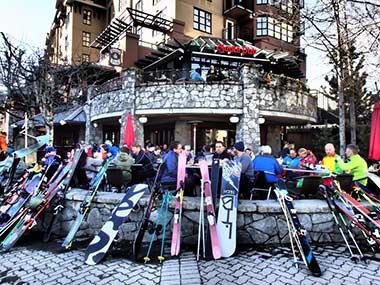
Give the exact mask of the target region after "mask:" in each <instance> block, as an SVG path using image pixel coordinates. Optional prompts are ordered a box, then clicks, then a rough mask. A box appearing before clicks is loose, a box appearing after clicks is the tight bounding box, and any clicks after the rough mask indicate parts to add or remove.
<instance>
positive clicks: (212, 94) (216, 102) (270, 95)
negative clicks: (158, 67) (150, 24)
mask: <svg viewBox="0 0 380 285" xmlns="http://www.w3.org/2000/svg"><path fill="white" fill-rule="evenodd" d="M284 80H285V79H284V78H281V77H278V78H277V79H276V82H277V83H276V85H273V86H272V85H270V86H268V85H267V84H264V83H263V81H262V75H260V74H258V70H257V68H256V67H255V66H249V65H244V66H243V67H242V69H241V78H240V81H221V82H216V83H215V82H212V83H208V82H194V81H182V82H175V83H173V82H169V81H165V82H162V81H161V82H160V81H157V82H149V83H142V82H141V76H140V74H139V72H138V71H137V70H136V69H128V70H126V71H125V72H124V73H123V75H122V77H120V78H118V79H117V80H115V81H112V82H108V83H107V84H106V87H107V88H108V89H107V88H102V87H100V88H99V90H97V91H96V90H91V94H92V95H91V98H92V99H91V100H89V103H88V104H87V106H86V110H87V111H86V115H88V120H89V122H93V121H96V120H100V119H104V118H110V117H117V118H121V126H120V128H121V129H120V130H121V135H120V137H121V141H120V143H122V138H123V135H124V133H123V132H124V128H125V118H126V116H127V114H128V113H131V114H132V115H137V116H134V119H135V136H136V140H137V141H141V142H142V140H143V137H144V134H143V130H144V128H143V125H142V124H140V123H139V122H138V116H141V115H144V116H148V117H149V116H150V115H156V116H157V115H170V114H173V115H183V114H190V115H192V116H197V115H198V116H200V118H204V116H205V114H207V115H212V114H219V115H224V116H228V117H229V116H231V115H238V116H240V121H239V123H238V124H237V126H236V140H242V141H244V143H245V145H246V147H250V148H252V149H253V150H257V148H258V146H260V128H259V124H258V118H259V117H260V116H262V114H261V113H263V112H266V115H268V114H269V115H270V116H271V117H274V118H275V117H278V118H279V119H278V120H279V122H281V118H282V117H286V118H288V120H289V119H290V120H291V119H292V118H298V120H302V121H303V122H308V121H316V119H317V99H316V98H315V97H313V96H311V95H310V94H309V93H307V92H305V90H304V88H303V87H302V86H303V85H300V82H299V81H295V80H293V79H286V82H285V81H284ZM301 87H302V88H301ZM102 90H103V91H102ZM110 90H114V91H110ZM268 112H269V113H268ZM264 116H265V115H264ZM298 122H299V121H298ZM279 124H281V123H279ZM86 127H87V130H88V131H89V132H90V133H91V134H89V135H88V134H86V138H91V139H94V140H95V139H96V138H98V136H99V133H100V132H101V128H99V129H97V130H95V129H93V128H91V126H90V125H89V123H88V124H87V125H86Z"/></svg>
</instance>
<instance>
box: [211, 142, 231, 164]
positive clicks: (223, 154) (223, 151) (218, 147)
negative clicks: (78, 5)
mask: <svg viewBox="0 0 380 285" xmlns="http://www.w3.org/2000/svg"><path fill="white" fill-rule="evenodd" d="M212 158H213V159H220V160H230V159H231V155H230V154H229V153H228V151H227V148H226V146H225V145H224V143H223V142H222V141H217V142H216V143H215V152H214V156H213V157H212Z"/></svg>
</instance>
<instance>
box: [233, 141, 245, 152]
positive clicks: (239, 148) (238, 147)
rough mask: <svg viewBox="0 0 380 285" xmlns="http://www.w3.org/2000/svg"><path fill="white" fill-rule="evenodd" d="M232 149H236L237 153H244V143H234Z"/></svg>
mask: <svg viewBox="0 0 380 285" xmlns="http://www.w3.org/2000/svg"><path fill="white" fill-rule="evenodd" d="M234 148H236V149H237V150H238V151H244V143H243V142H237V143H235V145H234Z"/></svg>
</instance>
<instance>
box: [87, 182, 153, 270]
mask: <svg viewBox="0 0 380 285" xmlns="http://www.w3.org/2000/svg"><path fill="white" fill-rule="evenodd" d="M147 189H148V185H145V184H136V185H134V186H132V187H130V188H129V189H128V190H127V193H126V194H125V196H124V198H123V199H122V200H121V202H120V204H119V205H118V206H117V207H116V208H115V209H114V210H113V211H112V215H111V217H110V218H109V219H108V220H107V222H106V223H105V224H104V225H103V227H102V229H101V230H100V231H99V233H98V234H97V235H96V236H95V237H94V239H93V240H92V241H91V243H90V244H89V245H88V247H87V249H86V252H85V263H86V264H88V265H95V264H97V263H99V262H100V261H101V260H102V258H103V257H104V256H105V254H106V253H107V251H108V249H109V247H110V246H111V244H112V242H113V240H114V238H115V237H116V234H117V233H118V231H119V227H120V226H121V225H122V224H123V223H124V222H125V221H126V220H127V218H128V215H129V213H130V212H131V211H132V209H133V207H134V206H135V205H136V204H137V202H138V201H139V200H140V198H141V197H142V195H143V194H144V193H145V191H146V190H147Z"/></svg>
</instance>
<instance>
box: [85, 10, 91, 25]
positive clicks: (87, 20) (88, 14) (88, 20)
mask: <svg viewBox="0 0 380 285" xmlns="http://www.w3.org/2000/svg"><path fill="white" fill-rule="evenodd" d="M85 16H86V17H85ZM83 24H84V25H88V26H91V24H92V11H91V10H88V9H83Z"/></svg>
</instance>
